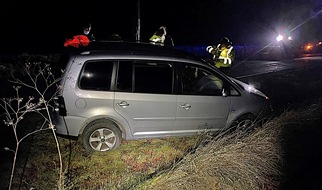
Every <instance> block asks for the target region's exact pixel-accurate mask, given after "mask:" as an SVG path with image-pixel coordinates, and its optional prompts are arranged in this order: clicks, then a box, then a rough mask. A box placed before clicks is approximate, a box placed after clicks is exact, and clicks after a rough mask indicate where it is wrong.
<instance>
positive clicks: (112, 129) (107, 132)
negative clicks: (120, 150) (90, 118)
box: [82, 120, 122, 152]
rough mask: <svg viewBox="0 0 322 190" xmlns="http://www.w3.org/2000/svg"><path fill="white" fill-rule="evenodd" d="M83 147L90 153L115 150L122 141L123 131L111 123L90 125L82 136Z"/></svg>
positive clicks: (101, 122) (104, 122) (102, 122)
mask: <svg viewBox="0 0 322 190" xmlns="http://www.w3.org/2000/svg"><path fill="white" fill-rule="evenodd" d="M82 141H83V146H84V148H85V149H86V150H87V151H88V152H94V151H99V152H104V151H109V150H114V149H116V148H117V147H118V146H120V144H121V141H122V133H121V130H120V129H119V128H118V127H117V126H116V125H115V124H114V123H113V122H110V121H102V120H100V121H96V122H93V123H91V124H89V125H88V126H87V127H86V128H85V130H84V132H83V136H82Z"/></svg>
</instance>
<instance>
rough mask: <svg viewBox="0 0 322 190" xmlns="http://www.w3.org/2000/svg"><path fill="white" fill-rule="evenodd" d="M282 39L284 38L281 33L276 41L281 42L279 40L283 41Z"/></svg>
mask: <svg viewBox="0 0 322 190" xmlns="http://www.w3.org/2000/svg"><path fill="white" fill-rule="evenodd" d="M282 40H283V36H282V35H280V34H279V35H278V36H277V37H276V41H278V42H279V41H282Z"/></svg>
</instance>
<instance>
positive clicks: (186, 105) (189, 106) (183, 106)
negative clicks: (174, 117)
mask: <svg viewBox="0 0 322 190" xmlns="http://www.w3.org/2000/svg"><path fill="white" fill-rule="evenodd" d="M180 107H181V108H183V109H185V110H188V109H190V108H191V105H190V104H183V105H181V106H180Z"/></svg>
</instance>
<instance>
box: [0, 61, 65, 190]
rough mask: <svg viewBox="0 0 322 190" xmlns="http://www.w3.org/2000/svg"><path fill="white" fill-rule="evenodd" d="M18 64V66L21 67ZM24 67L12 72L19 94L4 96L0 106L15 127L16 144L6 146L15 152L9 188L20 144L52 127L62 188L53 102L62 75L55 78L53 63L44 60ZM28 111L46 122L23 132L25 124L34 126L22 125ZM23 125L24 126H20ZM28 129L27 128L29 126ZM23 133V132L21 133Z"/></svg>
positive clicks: (10, 183) (8, 120) (16, 92)
mask: <svg viewBox="0 0 322 190" xmlns="http://www.w3.org/2000/svg"><path fill="white" fill-rule="evenodd" d="M17 68H18V67H17ZM19 69H21V70H20V71H21V72H17V70H14V72H12V73H11V77H12V79H11V80H10V82H12V83H13V84H15V85H16V86H14V90H15V96H14V97H11V98H2V102H1V104H0V107H1V108H3V110H4V115H5V119H4V123H5V124H6V125H7V126H10V127H11V128H12V130H13V133H14V137H15V143H16V144H15V148H13V149H12V148H9V147H5V150H7V151H11V152H13V153H14V158H13V164H12V170H11V176H10V182H9V189H11V188H12V185H13V178H14V172H15V169H16V168H15V166H16V161H17V157H18V152H19V147H20V144H21V143H22V142H23V141H24V140H25V139H26V138H28V137H29V136H31V135H33V134H35V133H37V132H40V131H43V130H51V131H52V134H53V136H54V139H55V142H56V148H57V152H58V156H59V160H60V169H59V176H60V177H59V182H58V188H59V189H61V188H62V187H63V186H62V159H61V154H60V149H59V143H58V140H57V137H56V133H55V128H54V125H53V122H52V120H51V117H50V107H51V105H50V103H51V101H52V100H53V98H54V96H55V94H56V93H57V92H58V90H57V89H59V88H57V86H56V84H57V83H58V81H59V79H55V77H54V75H53V74H52V72H51V67H50V65H49V64H46V63H42V62H34V63H30V62H27V63H26V64H24V66H23V67H21V68H18V71H19ZM23 87H24V89H23V90H22V92H24V94H25V95H23V96H22V95H21V89H22V88H23ZM28 113H36V114H38V115H39V116H41V117H42V118H43V123H42V124H41V125H40V126H39V127H38V128H36V129H34V130H33V131H28V132H27V133H25V134H23V135H19V131H23V130H24V129H21V127H24V128H32V127H28V126H22V125H20V123H21V121H22V120H23V119H24V118H25V117H27V116H29V115H28ZM19 127H20V128H19ZM25 131H26V129H25ZM20 134H21V133H20Z"/></svg>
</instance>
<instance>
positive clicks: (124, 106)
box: [116, 101, 130, 108]
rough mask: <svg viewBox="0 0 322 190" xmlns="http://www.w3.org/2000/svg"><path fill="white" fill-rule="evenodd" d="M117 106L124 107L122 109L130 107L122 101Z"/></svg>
mask: <svg viewBox="0 0 322 190" xmlns="http://www.w3.org/2000/svg"><path fill="white" fill-rule="evenodd" d="M116 105H118V106H120V107H122V108H126V107H128V106H129V105H130V104H128V103H127V102H126V101H122V102H120V103H117V104H116Z"/></svg>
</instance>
